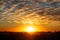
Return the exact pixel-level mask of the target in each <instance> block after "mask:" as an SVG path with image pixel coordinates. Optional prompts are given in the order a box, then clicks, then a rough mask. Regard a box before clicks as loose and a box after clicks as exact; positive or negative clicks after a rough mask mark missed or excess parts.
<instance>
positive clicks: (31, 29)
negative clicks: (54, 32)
mask: <svg viewBox="0 0 60 40" xmlns="http://www.w3.org/2000/svg"><path fill="white" fill-rule="evenodd" d="M34 31H35V30H34V28H33V27H28V28H27V29H26V32H34Z"/></svg>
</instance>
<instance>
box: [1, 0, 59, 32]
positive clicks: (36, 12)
mask: <svg viewBox="0 0 60 40" xmlns="http://www.w3.org/2000/svg"><path fill="white" fill-rule="evenodd" d="M59 10H60V2H59V1H49V0H46V1H42V0H41V1H40V0H37V1H36V0H25V1H24V0H1V1H0V31H13V30H17V29H18V28H20V29H21V27H22V25H26V24H27V25H29V24H31V23H33V24H34V25H39V27H38V28H41V27H42V28H43V29H44V28H45V29H44V30H43V31H45V30H46V31H60V11H59Z"/></svg>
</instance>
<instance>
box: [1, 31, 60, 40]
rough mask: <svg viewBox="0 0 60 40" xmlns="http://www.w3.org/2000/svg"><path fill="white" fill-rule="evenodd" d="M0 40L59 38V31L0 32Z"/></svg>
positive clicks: (57, 39)
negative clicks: (30, 32)
mask: <svg viewBox="0 0 60 40" xmlns="http://www.w3.org/2000/svg"><path fill="white" fill-rule="evenodd" d="M0 40H60V32H35V33H32V34H29V33H26V32H0Z"/></svg>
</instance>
